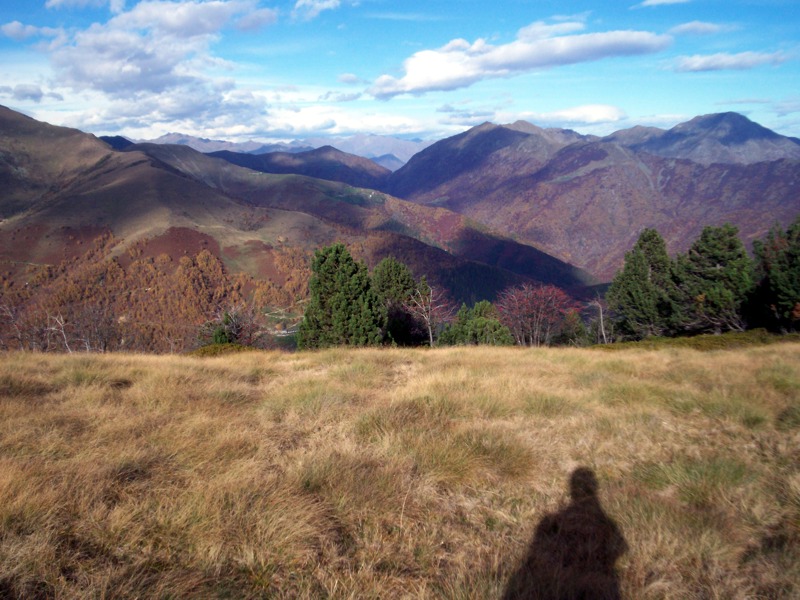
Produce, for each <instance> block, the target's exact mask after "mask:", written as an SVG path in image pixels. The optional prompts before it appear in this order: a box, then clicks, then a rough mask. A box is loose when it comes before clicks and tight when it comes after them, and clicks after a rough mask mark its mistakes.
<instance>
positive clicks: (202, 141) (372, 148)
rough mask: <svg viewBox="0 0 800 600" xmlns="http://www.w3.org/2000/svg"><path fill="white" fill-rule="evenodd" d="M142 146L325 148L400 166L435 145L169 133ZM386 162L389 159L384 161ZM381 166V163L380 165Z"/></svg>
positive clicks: (257, 150)
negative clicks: (274, 140)
mask: <svg viewBox="0 0 800 600" xmlns="http://www.w3.org/2000/svg"><path fill="white" fill-rule="evenodd" d="M139 142H140V143H152V144H177V145H180V146H189V147H190V148H194V149H195V150H197V151H199V152H204V153H212V152H221V151H226V150H227V151H229V152H238V153H242V154H266V153H270V152H287V153H297V152H307V151H309V150H313V149H315V148H322V147H324V146H333V147H334V148H336V149H337V150H341V151H342V152H346V153H348V154H355V155H357V156H362V157H364V158H370V159H374V158H379V157H384V156H387V155H393V156H394V157H395V159H396V160H399V161H400V166H402V164H405V163H406V162H407V161H408V159H409V158H411V157H412V156H413V155H414V154H416V153H417V152H419V151H420V150H422V149H424V148H426V147H428V146H429V145H430V144H431V143H432V142H424V141H421V140H405V139H401V138H396V137H390V136H384V135H363V134H359V135H354V136H351V137H317V138H308V139H301V140H293V141H291V142H286V143H270V144H264V143H262V142H254V141H250V142H242V143H237V142H226V141H222V140H210V139H206V138H200V137H196V136H191V135H186V134H183V133H168V134H166V135H163V136H161V137H159V138H156V139H154V140H139ZM384 160H387V159H384ZM379 164H380V163H379ZM390 164H391V165H394V164H396V163H394V162H387V165H385V166H386V167H387V168H389V169H390V170H395V169H397V168H399V166H396V167H394V168H392V167H390V166H389V165H390Z"/></svg>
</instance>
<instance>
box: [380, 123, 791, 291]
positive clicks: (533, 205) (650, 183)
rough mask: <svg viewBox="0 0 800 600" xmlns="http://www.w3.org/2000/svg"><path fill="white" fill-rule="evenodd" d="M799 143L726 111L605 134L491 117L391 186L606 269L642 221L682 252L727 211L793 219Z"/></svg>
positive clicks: (752, 230)
mask: <svg viewBox="0 0 800 600" xmlns="http://www.w3.org/2000/svg"><path fill="white" fill-rule="evenodd" d="M799 148H800V145H798V143H797V141H796V140H794V139H793V138H787V137H784V136H780V135H778V134H776V133H774V132H772V131H770V130H768V129H766V128H764V127H761V126H760V125H757V124H756V123H753V122H751V121H749V120H748V119H746V118H745V117H742V116H741V115H736V114H731V113H726V114H723V115H707V116H704V117H698V118H696V119H693V120H691V121H689V122H688V123H684V124H681V125H678V126H676V127H674V128H673V129H671V130H669V131H663V130H659V129H655V128H642V127H637V128H633V129H629V130H625V131H621V132H617V133H616V134H613V135H611V136H608V137H606V138H596V137H589V136H586V137H584V136H580V135H578V134H575V133H574V132H568V131H567V132H565V131H563V130H556V131H554V130H546V129H545V130H543V129H540V128H538V127H535V126H532V125H530V124H520V123H516V124H513V125H511V126H499V125H492V124H490V123H484V124H483V125H479V126H477V127H474V128H473V129H471V130H469V131H467V132H465V133H462V134H460V135H457V136H453V137H451V138H447V139H445V140H441V141H439V142H437V143H435V144H433V145H432V146H430V147H429V148H426V149H425V150H423V151H422V152H420V153H419V154H417V155H416V156H414V157H413V158H412V159H411V160H410V161H409V162H408V163H407V164H406V165H405V166H404V167H403V168H401V169H399V170H398V171H397V172H395V173H394V174H393V175H392V176H391V177H390V178H389V182H388V185H387V187H386V188H385V189H386V190H387V191H388V192H389V193H392V194H394V195H396V196H399V197H402V198H406V199H409V200H413V201H415V202H419V203H421V204H426V205H431V206H440V207H444V208H448V209H450V210H454V211H456V212H459V213H461V214H463V215H465V216H468V217H470V218H472V219H475V220H476V221H478V222H481V223H485V224H487V225H489V226H490V227H492V228H493V229H495V230H498V231H503V232H505V233H507V234H508V235H511V236H513V237H514V238H515V239H518V240H520V241H524V242H526V243H528V244H532V245H534V246H536V247H538V248H540V249H542V250H544V251H545V252H547V253H549V254H552V255H554V256H556V257H558V258H560V259H561V260H564V261H566V262H569V263H571V264H575V265H578V266H580V267H581V268H584V269H586V270H588V271H589V272H591V273H593V274H594V275H596V276H598V277H600V278H601V279H604V280H609V279H610V278H611V277H613V275H614V273H615V272H616V270H617V269H618V268H619V267H620V266H621V264H622V261H623V257H624V254H625V252H626V251H628V250H629V249H630V248H631V246H632V245H633V243H634V242H635V240H636V238H637V237H638V235H639V232H640V231H641V230H642V229H643V228H645V227H656V228H657V229H659V230H660V231H661V233H662V235H664V237H665V239H666V241H667V243H668V246H669V249H670V250H671V251H673V252H675V251H679V250H680V251H682V250H685V249H686V248H687V247H688V245H689V244H690V243H691V242H692V241H693V240H694V239H696V237H697V236H698V235H699V233H700V231H701V230H702V228H703V227H704V226H706V225H721V224H723V223H725V222H731V223H733V224H734V225H736V226H738V227H739V229H740V232H741V235H742V237H743V238H744V239H745V240H746V241H751V240H753V239H754V238H757V237H761V236H762V235H763V234H764V233H765V232H766V231H767V230H768V229H769V228H770V227H771V226H772V225H773V224H775V223H776V222H777V223H781V224H782V225H788V224H789V222H790V221H791V220H793V219H794V218H795V217H796V216H797V215H798V214H800V200H799V199H800V161H799V160H798V158H800V154H799V153H798V149H799Z"/></svg>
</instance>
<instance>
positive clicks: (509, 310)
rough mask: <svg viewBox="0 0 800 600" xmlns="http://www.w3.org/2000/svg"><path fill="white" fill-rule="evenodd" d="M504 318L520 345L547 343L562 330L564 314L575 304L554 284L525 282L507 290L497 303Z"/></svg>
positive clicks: (541, 344) (501, 316) (501, 317)
mask: <svg viewBox="0 0 800 600" xmlns="http://www.w3.org/2000/svg"><path fill="white" fill-rule="evenodd" d="M495 306H497V310H498V311H499V312H500V320H501V322H502V323H503V324H504V325H506V326H507V327H508V328H509V329H510V330H511V334H512V335H513V336H514V339H515V340H516V342H517V344H519V345H520V346H546V345H548V344H549V343H550V341H551V339H552V337H553V336H554V335H555V334H556V333H557V332H558V329H559V327H560V326H561V323H562V322H563V320H564V315H566V314H567V312H568V311H569V310H570V309H572V308H574V307H575V304H574V302H573V301H572V299H571V298H570V297H569V296H568V295H567V294H566V293H564V291H563V290H561V289H560V288H557V287H556V286H554V285H531V284H528V283H525V284H522V285H521V286H519V287H513V288H508V289H506V290H504V291H503V292H502V293H501V294H500V296H499V297H498V300H497V302H496V303H495Z"/></svg>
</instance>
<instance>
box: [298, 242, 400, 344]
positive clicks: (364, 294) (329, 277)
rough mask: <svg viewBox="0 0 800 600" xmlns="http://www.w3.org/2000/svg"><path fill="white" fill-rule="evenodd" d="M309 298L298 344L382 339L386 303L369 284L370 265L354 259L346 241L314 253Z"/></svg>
mask: <svg viewBox="0 0 800 600" xmlns="http://www.w3.org/2000/svg"><path fill="white" fill-rule="evenodd" d="M311 270H312V275H311V280H310V281H309V292H310V298H309V302H308V306H307V308H306V311H305V315H304V317H303V322H302V323H301V325H300V331H299V334H298V346H299V347H300V348H322V347H326V346H335V345H351V346H367V345H373V344H379V343H381V341H382V340H383V336H384V328H385V326H386V306H385V304H383V302H382V301H381V300H380V298H379V297H378V295H377V294H376V293H375V292H374V290H373V289H372V287H371V285H370V278H369V273H368V272H367V267H366V266H365V265H364V264H363V263H360V262H356V261H355V260H353V257H352V256H351V255H350V252H348V250H347V248H346V247H345V246H344V244H341V243H336V244H333V245H332V246H328V247H325V248H322V249H320V250H318V251H317V252H316V254H315V255H314V260H313V262H312V265H311Z"/></svg>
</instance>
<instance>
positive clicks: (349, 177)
mask: <svg viewBox="0 0 800 600" xmlns="http://www.w3.org/2000/svg"><path fill="white" fill-rule="evenodd" d="M210 155H211V156H213V157H215V158H222V159H224V160H226V161H228V162H229V163H232V164H234V165H238V166H240V167H247V168H248V169H253V170H254V171H261V172H262V173H273V174H276V175H292V174H294V175H306V176H308V177H316V178H318V179H327V180H329V181H339V182H342V183H348V184H350V185H354V186H357V187H366V188H373V189H379V188H382V187H383V186H384V185H385V183H386V180H387V179H388V177H389V175H390V174H391V171H389V169H386V168H385V167H382V166H380V165H378V164H376V163H375V162H373V161H371V160H369V159H367V158H363V157H361V156H356V155H354V154H347V153H346V152H342V151H341V150H337V149H336V148H333V147H332V146H323V147H322V148H317V149H315V150H309V151H306V152H294V153H288V152H270V153H267V154H257V155H256V154H241V153H236V152H228V151H223V152H213V153H210Z"/></svg>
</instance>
